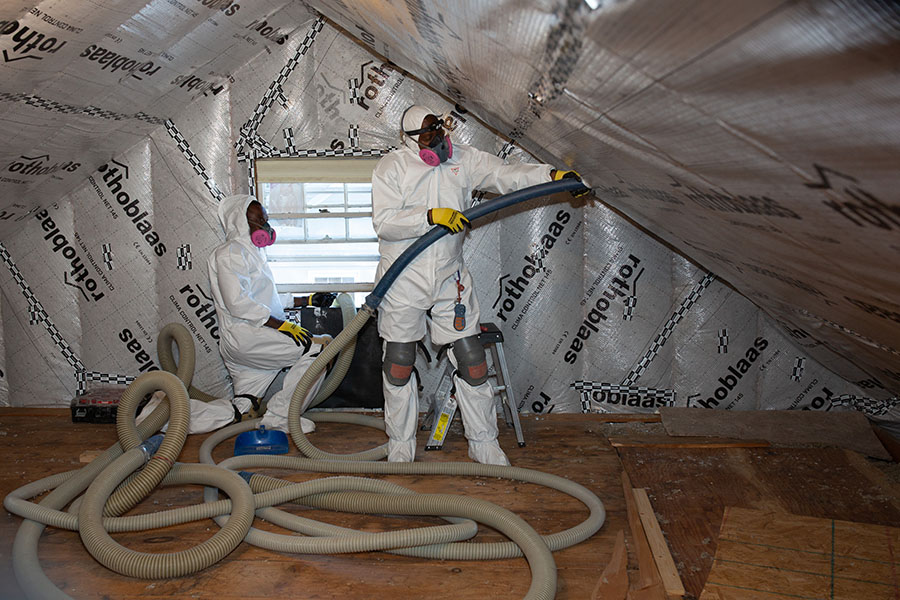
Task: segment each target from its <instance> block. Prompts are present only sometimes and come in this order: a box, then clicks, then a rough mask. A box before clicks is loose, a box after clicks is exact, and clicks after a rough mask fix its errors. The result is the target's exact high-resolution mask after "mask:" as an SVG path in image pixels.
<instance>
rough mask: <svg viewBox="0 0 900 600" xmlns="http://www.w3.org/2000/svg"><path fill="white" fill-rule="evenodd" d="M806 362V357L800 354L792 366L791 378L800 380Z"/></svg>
mask: <svg viewBox="0 0 900 600" xmlns="http://www.w3.org/2000/svg"><path fill="white" fill-rule="evenodd" d="M805 364H806V359H805V358H804V357H802V356H798V357H797V359H796V360H795V361H794V366H793V367H792V368H791V379H793V380H794V381H800V379H801V378H802V377H803V369H804V365H805Z"/></svg>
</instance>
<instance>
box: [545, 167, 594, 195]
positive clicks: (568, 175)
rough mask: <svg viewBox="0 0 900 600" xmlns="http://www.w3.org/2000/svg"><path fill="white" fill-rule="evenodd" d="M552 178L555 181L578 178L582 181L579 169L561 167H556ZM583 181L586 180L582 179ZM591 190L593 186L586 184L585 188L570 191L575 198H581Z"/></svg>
mask: <svg viewBox="0 0 900 600" xmlns="http://www.w3.org/2000/svg"><path fill="white" fill-rule="evenodd" d="M552 179H553V181H559V180H560V179H576V180H578V181H581V175H579V174H578V171H561V170H559V169H554V170H553V177H552ZM582 183H584V182H583V181H582ZM590 191H591V188H589V187H587V186H585V187H584V189H580V190H571V191H570V192H569V193H570V194H572V196H573V197H575V198H580V197H581V196H584V195H585V194H587V193H588V192H590Z"/></svg>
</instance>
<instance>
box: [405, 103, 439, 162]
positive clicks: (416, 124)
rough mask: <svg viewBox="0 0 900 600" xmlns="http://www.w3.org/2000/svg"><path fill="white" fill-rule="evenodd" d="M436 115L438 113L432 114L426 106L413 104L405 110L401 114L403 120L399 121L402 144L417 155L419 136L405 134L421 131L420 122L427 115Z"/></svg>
mask: <svg viewBox="0 0 900 600" xmlns="http://www.w3.org/2000/svg"><path fill="white" fill-rule="evenodd" d="M437 114H438V113H436V112H434V111H433V110H431V109H430V108H428V107H427V106H420V105H418V104H413V105H412V106H410V107H409V108H407V109H406V112H404V113H403V118H402V119H401V120H400V127H401V128H402V131H401V132H400V135H401V136H403V143H404V145H406V147H407V148H409V149H410V150H412V151H413V152H415V153H416V154H419V136H418V135H406V133H405V132H406V131H415V130H416V129H421V128H422V121H424V120H425V117H427V116H428V115H437Z"/></svg>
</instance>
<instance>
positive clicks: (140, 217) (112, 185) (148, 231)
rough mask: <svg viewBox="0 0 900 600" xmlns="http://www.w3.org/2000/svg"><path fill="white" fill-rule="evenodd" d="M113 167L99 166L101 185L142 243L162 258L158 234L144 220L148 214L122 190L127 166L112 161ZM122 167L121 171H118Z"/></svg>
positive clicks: (164, 248)
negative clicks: (136, 232) (139, 235)
mask: <svg viewBox="0 0 900 600" xmlns="http://www.w3.org/2000/svg"><path fill="white" fill-rule="evenodd" d="M112 163H113V165H115V166H112V167H110V165H108V164H106V165H100V167H99V168H98V169H97V170H98V171H100V172H101V173H103V183H105V184H106V188H107V189H108V190H109V191H110V192H111V193H112V194H113V195H114V196H115V197H116V202H117V203H118V204H119V206H120V207H121V208H122V212H124V213H125V216H127V217H128V218H129V219H130V220H131V222H132V223H133V224H134V227H135V229H137V230H138V232H140V234H141V235H142V236H143V238H144V241H145V242H146V243H147V245H148V246H150V247H151V248H152V249H153V251H154V252H155V253H156V255H157V256H163V255H164V254H165V253H166V245H165V244H163V243H162V242H161V241H160V238H159V234H158V233H156V232H155V231H153V225H152V224H151V223H150V221H149V220H148V219H147V218H146V217H147V215H148V214H149V213H148V212H147V211H146V210H145V211H141V208H140V205H139V200H138V199H137V198H133V199H132V197H131V196H130V195H129V194H128V192H126V191H125V190H123V189H122V179H123V177H124V179H125V180H126V181H127V180H128V165H126V164H124V163H120V162H118V161H115V160H114V161H112ZM119 167H122V170H121V171H120V170H119Z"/></svg>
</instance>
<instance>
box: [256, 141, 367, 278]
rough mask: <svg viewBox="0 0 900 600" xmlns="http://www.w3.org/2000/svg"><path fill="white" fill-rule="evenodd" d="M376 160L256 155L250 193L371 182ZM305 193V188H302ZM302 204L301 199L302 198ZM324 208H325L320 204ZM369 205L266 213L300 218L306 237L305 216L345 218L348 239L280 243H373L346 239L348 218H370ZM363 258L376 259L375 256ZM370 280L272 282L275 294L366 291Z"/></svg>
mask: <svg viewBox="0 0 900 600" xmlns="http://www.w3.org/2000/svg"><path fill="white" fill-rule="evenodd" d="M379 160H380V157H378V158H370V157H328V158H258V159H254V168H255V171H256V176H255V177H254V187H255V189H254V192H255V194H256V197H257V198H260V199H261V198H262V185H263V184H271V183H302V184H308V183H343V184H348V183H351V184H352V183H371V181H372V172H373V171H374V170H375V165H376V164H377V163H378V161H379ZM304 194H305V190H304ZM304 205H305V201H304ZM350 207H351V205H350V204H349V197H348V190H347V188H346V186H345V188H344V204H343V208H344V209H345V210H346V209H349V208H350ZM323 208H325V209H327V208H328V207H323ZM371 216H372V211H371V205H370V209H369V210H368V211H358V212H356V211H353V212H350V211H346V212H341V213H329V212H314V213H310V212H305V213H304V212H296V213H295V212H288V213H269V218H270V219H273V220H274V219H303V229H304V237H305V238H306V237H307V227H306V221H307V219H323V218H331V219H334V218H340V219H344V221H345V232H346V234H347V237H348V239H341V240H312V241H310V240H308V239H305V240H303V241H299V240H298V241H285V242H281V244H284V245H289V244H297V245H298V246H299V245H304V244H348V243H370V242H377V239H378V238H377V237H376V238H365V239H355V240H354V239H349V226H350V224H349V219H353V218H363V217H371ZM365 258H371V259H377V258H378V255H377V251H376V255H369V256H367V257H364V258H363V259H362V260H365ZM304 260H308V261H309V262H324V261H327V260H332V261H341V260H348V261H349V260H360V259H359V258H343V259H342V258H341V257H337V256H335V257H328V256H315V257H308V258H305V259H304ZM374 287H375V283H374V282H357V283H291V284H284V283H281V284H279V283H276V289H277V291H278V292H279V293H311V292H340V291H344V292H370V291H372V290H373V289H374Z"/></svg>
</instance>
